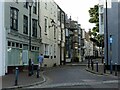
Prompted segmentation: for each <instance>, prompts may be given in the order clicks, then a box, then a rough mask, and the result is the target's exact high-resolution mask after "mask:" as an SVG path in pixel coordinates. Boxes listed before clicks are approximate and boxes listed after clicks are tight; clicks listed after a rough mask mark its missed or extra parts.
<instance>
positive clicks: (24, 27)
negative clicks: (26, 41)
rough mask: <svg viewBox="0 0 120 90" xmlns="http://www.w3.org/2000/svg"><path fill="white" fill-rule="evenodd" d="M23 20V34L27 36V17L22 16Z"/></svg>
mask: <svg viewBox="0 0 120 90" xmlns="http://www.w3.org/2000/svg"><path fill="white" fill-rule="evenodd" d="M23 19H24V20H23V33H24V34H28V17H27V16H25V15H24V16H23Z"/></svg>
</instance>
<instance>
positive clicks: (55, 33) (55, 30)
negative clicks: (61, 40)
mask: <svg viewBox="0 0 120 90" xmlns="http://www.w3.org/2000/svg"><path fill="white" fill-rule="evenodd" d="M54 39H56V29H55V26H54Z"/></svg>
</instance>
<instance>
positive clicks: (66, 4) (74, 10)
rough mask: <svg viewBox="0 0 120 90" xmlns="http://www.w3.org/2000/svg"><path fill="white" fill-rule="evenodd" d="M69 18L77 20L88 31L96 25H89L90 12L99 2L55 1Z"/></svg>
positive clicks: (85, 0) (80, 0) (89, 0)
mask: <svg viewBox="0 0 120 90" xmlns="http://www.w3.org/2000/svg"><path fill="white" fill-rule="evenodd" d="M54 1H55V2H56V3H57V4H58V5H59V6H60V7H61V8H62V10H63V11H65V13H66V14H67V15H68V16H71V18H72V19H73V20H77V21H78V22H79V24H81V27H82V28H83V29H85V31H88V30H89V29H92V27H93V26H94V24H91V23H89V19H90V16H89V12H88V10H89V9H90V8H92V7H94V5H96V4H98V0H54Z"/></svg>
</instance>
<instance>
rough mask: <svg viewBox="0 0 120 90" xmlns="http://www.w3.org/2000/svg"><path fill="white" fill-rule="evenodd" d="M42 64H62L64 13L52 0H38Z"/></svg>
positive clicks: (48, 65)
mask: <svg viewBox="0 0 120 90" xmlns="http://www.w3.org/2000/svg"><path fill="white" fill-rule="evenodd" d="M39 2H40V9H39V13H40V18H39V22H40V26H41V45H40V47H41V49H40V53H42V54H43V55H44V64H43V66H47V67H51V66H54V65H62V62H64V47H65V24H64V23H65V13H64V11H63V10H62V9H61V8H60V7H59V6H58V5H57V4H56V3H55V2H54V0H46V1H43V0H39Z"/></svg>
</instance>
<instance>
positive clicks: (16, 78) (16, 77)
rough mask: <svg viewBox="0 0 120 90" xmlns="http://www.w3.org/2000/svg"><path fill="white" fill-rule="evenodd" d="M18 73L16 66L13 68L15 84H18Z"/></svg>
mask: <svg viewBox="0 0 120 90" xmlns="http://www.w3.org/2000/svg"><path fill="white" fill-rule="evenodd" d="M18 73H19V70H18V67H16V68H15V86H17V85H18Z"/></svg>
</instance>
